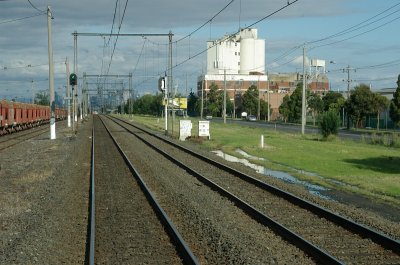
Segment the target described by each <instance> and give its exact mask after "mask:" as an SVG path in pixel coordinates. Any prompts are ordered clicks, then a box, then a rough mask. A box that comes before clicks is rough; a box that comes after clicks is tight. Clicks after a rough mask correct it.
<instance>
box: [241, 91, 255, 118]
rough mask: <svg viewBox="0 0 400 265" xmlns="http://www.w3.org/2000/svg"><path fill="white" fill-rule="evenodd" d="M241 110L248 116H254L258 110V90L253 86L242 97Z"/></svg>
mask: <svg viewBox="0 0 400 265" xmlns="http://www.w3.org/2000/svg"><path fill="white" fill-rule="evenodd" d="M242 104H243V110H244V111H246V112H247V113H248V114H253V115H254V114H256V113H257V109H258V88H257V87H256V86H254V85H252V86H251V87H249V89H247V90H246V92H245V93H244V95H243V101H242Z"/></svg>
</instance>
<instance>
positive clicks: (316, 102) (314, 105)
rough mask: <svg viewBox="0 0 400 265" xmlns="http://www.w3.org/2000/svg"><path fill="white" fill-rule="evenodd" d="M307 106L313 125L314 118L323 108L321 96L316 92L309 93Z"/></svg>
mask: <svg viewBox="0 0 400 265" xmlns="http://www.w3.org/2000/svg"><path fill="white" fill-rule="evenodd" d="M307 103H308V108H309V109H310V110H311V113H312V116H313V123H314V125H315V118H316V117H317V116H318V114H319V113H320V112H321V111H322V110H323V109H324V102H323V101H322V99H321V97H320V96H319V95H318V94H316V93H311V94H309V95H308V98H307Z"/></svg>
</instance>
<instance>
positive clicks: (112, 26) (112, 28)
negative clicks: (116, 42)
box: [107, 0, 119, 46]
mask: <svg viewBox="0 0 400 265" xmlns="http://www.w3.org/2000/svg"><path fill="white" fill-rule="evenodd" d="M118 2H119V0H116V1H115V8H114V16H113V22H112V25H111V32H110V36H109V38H108V41H107V46H109V45H110V41H111V34H112V33H113V30H114V23H115V16H116V14H117V6H118Z"/></svg>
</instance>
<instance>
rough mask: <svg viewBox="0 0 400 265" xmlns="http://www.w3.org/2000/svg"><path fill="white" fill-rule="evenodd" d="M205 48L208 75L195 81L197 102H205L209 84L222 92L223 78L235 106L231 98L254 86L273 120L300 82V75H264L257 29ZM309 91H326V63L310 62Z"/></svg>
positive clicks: (248, 30) (327, 85) (228, 94)
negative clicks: (285, 99)
mask: <svg viewBox="0 0 400 265" xmlns="http://www.w3.org/2000/svg"><path fill="white" fill-rule="evenodd" d="M207 48H208V50H207V73H206V74H204V75H201V76H199V77H198V80H197V95H198V96H199V97H200V98H201V97H204V99H206V96H207V93H208V92H209V88H210V86H211V85H212V84H216V85H217V86H218V87H219V88H220V89H223V88H224V78H225V79H226V90H227V98H228V99H229V100H231V101H232V103H234V105H235V100H234V98H237V97H238V95H239V94H240V95H243V94H244V93H245V92H246V90H247V89H248V88H249V87H250V86H252V85H255V86H257V88H258V89H259V90H260V99H261V100H264V101H266V102H268V99H269V104H270V106H271V109H272V113H271V120H276V119H278V118H279V106H280V105H281V103H282V100H283V97H284V96H285V95H287V94H291V93H292V92H293V91H294V90H295V89H296V86H297V84H298V83H299V82H303V81H302V80H303V76H302V74H299V73H279V74H269V75H266V74H265V40H264V39H259V38H258V33H257V29H242V30H241V31H240V32H239V33H238V34H236V35H233V36H224V37H223V38H221V39H218V40H213V41H208V42H207ZM224 74H225V76H224ZM308 88H309V89H310V90H311V91H312V92H314V93H318V94H320V95H324V94H325V93H326V92H327V91H328V90H329V81H328V78H327V76H326V74H325V61H323V60H312V63H311V66H310V78H309V82H308ZM235 95H236V96H235ZM268 95H269V97H268Z"/></svg>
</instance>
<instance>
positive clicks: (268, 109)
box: [267, 72, 271, 121]
mask: <svg viewBox="0 0 400 265" xmlns="http://www.w3.org/2000/svg"><path fill="white" fill-rule="evenodd" d="M267 100H268V105H267V106H268V108H267V115H268V121H271V113H270V103H269V75H268V72H267Z"/></svg>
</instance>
